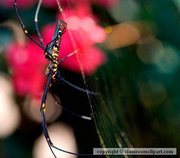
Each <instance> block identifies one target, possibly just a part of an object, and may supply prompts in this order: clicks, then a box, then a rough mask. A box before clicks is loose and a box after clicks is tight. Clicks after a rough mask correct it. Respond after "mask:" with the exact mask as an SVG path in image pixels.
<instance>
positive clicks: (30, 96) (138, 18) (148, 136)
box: [0, 0, 180, 158]
mask: <svg viewBox="0 0 180 158" xmlns="http://www.w3.org/2000/svg"><path fill="white" fill-rule="evenodd" d="M13 3H14V2H13V0H7V1H3V0H0V124H1V128H0V157H2V158H16V157H18V158H19V157H27V158H28V157H29V158H31V157H33V158H39V157H52V154H51V153H50V151H49V149H48V146H47V144H46V142H45V139H44V137H43V135H42V128H41V118H40V113H39V107H40V102H41V96H42V93H43V89H44V86H45V82H46V75H45V71H46V67H47V65H48V62H47V61H46V59H45V58H44V54H43V50H42V49H41V48H39V47H38V46H37V45H36V44H35V43H33V42H32V41H31V40H29V39H28V38H27V37H26V36H25V35H24V33H23V31H22V29H21V26H20V23H19V21H18V20H17V17H16V13H15V11H14V8H13ZM60 4H61V7H62V9H63V11H62V12H61V11H60V9H59V8H58V4H57V2H56V0H43V1H42V6H41V9H40V12H39V16H38V20H39V28H40V33H41V34H42V37H43V41H44V43H45V44H47V43H48V42H50V41H51V39H52V36H53V32H54V29H55V24H56V20H57V19H63V20H64V21H66V22H67V24H68V29H67V31H66V33H64V35H63V37H62V43H61V49H60V58H63V57H66V56H67V55H68V54H70V53H72V52H73V51H75V50H78V51H77V55H73V56H71V57H69V58H67V59H66V60H65V61H64V62H62V63H61V64H60V65H59V69H60V71H61V75H62V76H63V77H64V78H65V79H66V80H68V81H70V82H71V83H73V84H75V85H77V86H79V87H82V88H86V87H87V86H88V87H89V88H88V89H90V90H92V91H93V90H94V91H96V92H98V94H99V95H97V96H92V95H90V97H88V96H87V95H86V94H85V93H82V92H80V91H77V90H76V89H75V88H73V87H71V86H68V85H66V84H65V83H63V82H62V83H61V82H60V83H58V84H55V85H54V86H53V87H52V89H51V91H50V93H49V94H48V99H47V110H46V117H47V122H48V124H49V126H48V128H49V132H50V135H51V137H52V140H53V142H54V143H55V144H56V145H57V146H59V147H62V148H63V149H66V150H68V151H74V152H78V153H92V149H93V147H100V146H101V147H112V148H115V147H176V148H177V150H178V149H179V148H180V135H179V133H178V131H179V127H180V115H179V113H180V106H179V103H180V90H179V87H180V83H179V77H180V54H179V53H180V31H179V30H180V22H179V19H180V2H179V1H178V0H166V1H160V0H151V1H148V0H96V1H95V0H86V1H84V0H79V1H78V2H77V1H75V0H60ZM37 5H38V1H37V0H23V1H22V0H17V7H18V9H19V13H20V16H21V17H22V21H23V22H24V23H25V25H26V27H27V30H28V31H29V33H31V35H32V36H33V38H35V39H36V40H38V37H37V33H36V30H35V25H34V16H35V12H36V8H37ZM83 73H84V74H85V75H86V79H84V78H83V77H82V74H83ZM86 82H87V83H88V85H86V84H84V83H86ZM52 93H53V94H54V95H56V96H57V97H58V98H59V99H60V102H61V104H62V105H63V106H65V107H67V108H69V109H71V110H72V111H74V112H76V113H79V114H83V115H90V113H92V116H93V118H94V121H85V120H80V119H78V118H75V117H74V116H72V115H70V114H69V113H66V112H65V111H63V110H62V108H60V106H59V105H58V104H57V102H56V100H55V99H53V97H52V95H51V94H52ZM61 154H63V153H60V152H57V155H58V156H61V157H63V156H64V157H66V158H67V157H75V156H71V155H67V154H66V155H61ZM109 157H111V156H109ZM112 157H115V156H112ZM117 157H120V156H117Z"/></svg>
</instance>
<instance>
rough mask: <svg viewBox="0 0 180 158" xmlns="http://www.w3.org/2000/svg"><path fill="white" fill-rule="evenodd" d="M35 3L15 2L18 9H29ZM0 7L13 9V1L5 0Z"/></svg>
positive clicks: (31, 1)
mask: <svg viewBox="0 0 180 158" xmlns="http://www.w3.org/2000/svg"><path fill="white" fill-rule="evenodd" d="M34 3H35V0H17V7H18V8H30V7H31V6H32V5H33V4H34ZM0 5H1V6H4V7H7V8H13V6H14V0H5V1H3V2H1V3H0Z"/></svg>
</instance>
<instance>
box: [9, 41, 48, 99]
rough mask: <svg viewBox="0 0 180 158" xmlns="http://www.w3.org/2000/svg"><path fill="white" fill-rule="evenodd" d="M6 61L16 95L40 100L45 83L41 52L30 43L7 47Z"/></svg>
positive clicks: (44, 63)
mask: <svg viewBox="0 0 180 158" xmlns="http://www.w3.org/2000/svg"><path fill="white" fill-rule="evenodd" d="M6 59H7V62H8V64H9V66H10V69H11V72H12V82H13V83H14V88H15V90H16V92H17V94H18V95H21V96H25V95H30V96H31V97H32V98H37V99H38V98H40V97H41V95H42V91H43V87H44V82H45V75H44V71H45V66H46V63H47V62H46V60H45V59H44V54H43V51H42V50H41V49H40V48H39V47H38V46H36V44H34V43H33V42H32V41H30V42H28V43H27V44H26V45H25V46H20V45H18V44H17V43H12V44H10V45H8V47H7V49H6Z"/></svg>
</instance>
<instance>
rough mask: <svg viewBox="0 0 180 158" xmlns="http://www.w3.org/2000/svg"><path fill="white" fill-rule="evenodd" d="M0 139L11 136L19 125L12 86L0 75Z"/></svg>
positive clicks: (18, 114)
mask: <svg viewBox="0 0 180 158" xmlns="http://www.w3.org/2000/svg"><path fill="white" fill-rule="evenodd" d="M0 87H1V88H0V124H1V130H0V138H5V137H7V136H9V135H11V134H12V133H13V132H14V131H15V130H16V128H17V127H18V125H19V123H20V112H19V109H18V107H17V105H16V103H15V102H14V100H13V97H12V96H13V91H12V85H11V83H10V81H9V79H7V78H6V77H5V76H4V75H2V74H0Z"/></svg>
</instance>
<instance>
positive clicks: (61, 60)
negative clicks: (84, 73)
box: [58, 50, 78, 64]
mask: <svg viewBox="0 0 180 158" xmlns="http://www.w3.org/2000/svg"><path fill="white" fill-rule="evenodd" d="M77 52H78V50H75V51H73V52H71V53H69V54H68V55H67V56H65V57H64V58H62V59H60V60H58V63H59V64H60V63H61V62H63V61H64V60H66V59H67V58H69V57H71V56H73V55H74V54H76V53H77Z"/></svg>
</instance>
